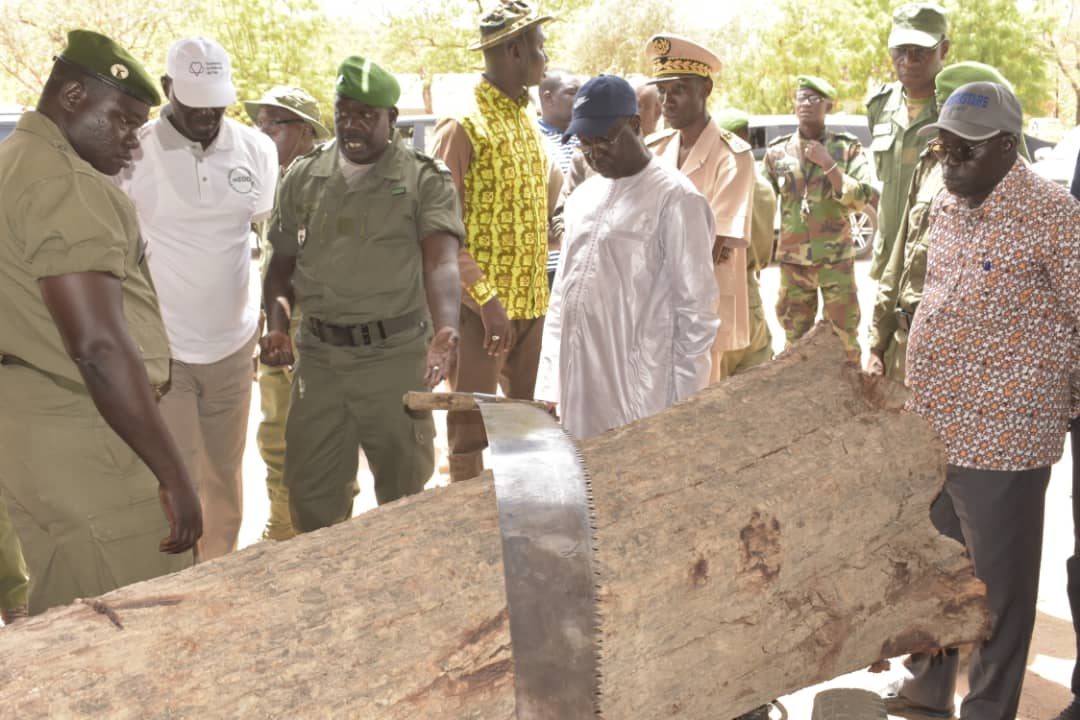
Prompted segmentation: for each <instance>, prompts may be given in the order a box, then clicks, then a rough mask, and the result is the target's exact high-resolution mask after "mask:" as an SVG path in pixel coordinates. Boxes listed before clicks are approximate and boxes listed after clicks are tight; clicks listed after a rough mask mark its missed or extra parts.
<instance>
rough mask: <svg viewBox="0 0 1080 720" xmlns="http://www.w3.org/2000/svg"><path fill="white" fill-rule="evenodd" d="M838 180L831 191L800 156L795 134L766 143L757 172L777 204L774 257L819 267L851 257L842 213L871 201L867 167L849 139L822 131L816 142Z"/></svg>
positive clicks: (852, 249) (820, 172)
mask: <svg viewBox="0 0 1080 720" xmlns="http://www.w3.org/2000/svg"><path fill="white" fill-rule="evenodd" d="M821 142H822V144H823V145H824V146H825V150H826V151H827V152H828V153H829V156H830V157H831V158H832V159H833V160H834V161H835V162H836V164H837V167H838V168H839V169H840V170H841V172H843V174H844V177H843V181H842V184H841V187H840V192H839V193H836V192H834V191H833V187H832V183H831V182H830V181H829V178H828V177H827V176H826V174H825V170H827V169H828V168H822V167H818V166H817V165H815V164H813V163H811V162H810V161H808V160H806V159H805V158H804V157H803V152H802V146H803V142H802V140H801V139H800V137H799V134H798V133H797V132H796V133H792V134H790V135H782V136H781V137H778V138H777V139H776V140H774V141H773V142H771V143H770V144H769V149H768V151H766V153H765V159H764V162H763V164H762V173H763V174H764V175H765V178H766V179H767V180H768V181H769V183H770V184H771V185H772V187H773V190H775V191H776V195H777V198H778V199H779V201H780V245H779V248H778V249H777V253H776V259H777V260H779V261H780V262H782V263H792V264H795V265H819V264H822V263H836V262H840V261H841V260H851V259H854V258H855V245H854V243H853V242H852V240H851V225H850V224H849V223H848V215H849V214H850V213H852V212H855V211H857V210H861V209H862V208H863V207H865V206H866V203H868V202H869V201H870V199H871V197H873V193H874V189H873V187H871V185H870V167H869V165H868V164H867V160H866V155H865V154H864V153H863V151H862V145H861V144H859V140H858V139H857V138H856V137H855V136H854V135H849V134H847V133H834V132H829V131H826V132H825V137H824V138H823V139H822V140H821Z"/></svg>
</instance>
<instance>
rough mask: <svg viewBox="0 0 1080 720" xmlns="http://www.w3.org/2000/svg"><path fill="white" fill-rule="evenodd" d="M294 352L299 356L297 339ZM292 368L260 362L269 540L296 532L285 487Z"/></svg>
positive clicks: (295, 323)
mask: <svg viewBox="0 0 1080 720" xmlns="http://www.w3.org/2000/svg"><path fill="white" fill-rule="evenodd" d="M299 321H300V316H299V314H297V315H294V316H293V320H292V323H291V326H290V328H289V337H296V331H297V330H299ZM293 355H294V356H297V352H296V346H295V343H294V345H293ZM292 380H293V371H292V369H290V368H284V367H270V366H269V365H263V364H262V363H261V362H260V363H259V405H260V407H261V409H262V420H260V421H259V429H258V431H257V432H256V433H255V442H256V444H258V446H259V455H260V456H261V457H262V459H263V463H264V464H265V465H266V494H267V496H268V497H269V498H270V517H269V518H267V520H266V528H265V529H264V530H263V537H264V538H266V539H268V540H288V539H289V538H291V537H292V536H294V535H296V530H294V529H293V526H292V518H291V517H290V516H289V491H288V489H287V488H286V487H285V481H284V477H283V473H284V470H285V419H286V418H287V417H288V415H289V395H290V394H291V393H292Z"/></svg>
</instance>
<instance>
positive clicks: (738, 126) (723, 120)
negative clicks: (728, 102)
mask: <svg viewBox="0 0 1080 720" xmlns="http://www.w3.org/2000/svg"><path fill="white" fill-rule="evenodd" d="M713 119H714V120H716V124H717V125H719V126H720V127H722V128H724V129H725V130H730V131H731V132H739V131H740V130H745V129H746V128H748V127H750V116H749V115H748V114H746V113H745V112H743V111H742V110H738V109H736V108H725V109H723V110H721V111H720V112H718V113H716V114H715V115H713Z"/></svg>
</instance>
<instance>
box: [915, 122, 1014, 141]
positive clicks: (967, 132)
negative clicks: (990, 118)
mask: <svg viewBox="0 0 1080 720" xmlns="http://www.w3.org/2000/svg"><path fill="white" fill-rule="evenodd" d="M938 130H948V131H949V132H951V133H952V134H953V135H956V136H957V137H961V138H964V139H965V140H986V139H987V138H992V137H994V136H995V135H1000V134H1001V133H1003V132H1005V131H1004V130H998V129H997V128H988V127H985V126H983V125H975V124H973V123H966V122H957V121H956V120H951V121H949V120H947V121H945V122H936V123H932V124H930V125H926V126H924V127H921V128H919V133H918V134H919V136H920V137H926V136H927V135H936V134H937V131H938Z"/></svg>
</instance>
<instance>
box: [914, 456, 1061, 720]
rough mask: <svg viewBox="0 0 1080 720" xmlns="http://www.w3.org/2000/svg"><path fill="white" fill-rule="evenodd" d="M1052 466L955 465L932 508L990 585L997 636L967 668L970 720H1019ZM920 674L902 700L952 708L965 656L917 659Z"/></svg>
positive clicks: (963, 712)
mask: <svg viewBox="0 0 1080 720" xmlns="http://www.w3.org/2000/svg"><path fill="white" fill-rule="evenodd" d="M1049 480H1050V468H1049V467H1043V468H1035V469H1033V470H1024V471H1020V472H1001V471H994V470H973V469H970V468H962V467H957V466H955V465H950V466H949V468H948V473H947V476H946V480H945V489H944V490H943V491H942V493H941V495H939V496H938V498H937V499H936V500H935V501H934V504H933V506H932V507H931V508H930V519H931V520H932V521H933V523H934V526H935V527H937V529H938V530H940V531H941V532H942V533H943V534H945V535H948V536H949V537H951V538H954V539H956V540H959V541H960V542H963V543H964V544H965V545H966V546H967V550H968V554H969V555H970V556H971V559H972V562H973V563H974V565H975V575H976V576H977V577H978V578H979V579H980V580H982V581H983V582H984V583H986V595H987V603H988V605H989V606H990V612H991V615H992V616H993V617H992V626H991V632H992V635H991V637H990V639H989V640H988V641H986V642H985V643H983V644H982V645H980V646H978V647H977V648H975V651H974V652H973V653H972V655H971V665H970V667H969V669H968V685H969V688H970V689H969V691H968V694H967V696H966V697H965V698H964V702H963V705H962V706H961V708H960V717H961V718H962V719H963V720H1014V719H1015V717H1016V709H1017V707H1018V706H1019V704H1020V689H1021V686H1022V685H1023V682H1024V670H1025V668H1026V667H1027V656H1028V649H1029V647H1030V646H1031V633H1032V630H1033V628H1034V626H1035V603H1036V599H1037V596H1038V590H1039V563H1040V560H1041V557H1042V535H1043V510H1044V506H1045V498H1046V486H1047V483H1048V482H1049ZM905 664H906V665H907V667H908V669H909V670H910V671H911V672H912V674H913V676H914V677H912V678H911V679H910V680H908V681H907V682H905V683H904V685H903V686H902V687H901V688H900V694H901V695H903V696H904V697H906V698H908V699H909V700H912V701H913V702H916V703H918V704H919V705H923V706H926V707H929V708H934V709H938V710H947V709H950V708H951V707H952V705H953V693H954V692H955V690H956V673H957V666H958V658H957V655H956V652H955V651H948V652H946V654H944V655H940V654H939V655H927V654H923V653H918V654H915V655H912V656H911V657H910V658H909V659H908V661H907V662H906V663H905Z"/></svg>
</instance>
